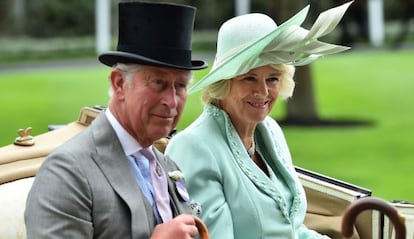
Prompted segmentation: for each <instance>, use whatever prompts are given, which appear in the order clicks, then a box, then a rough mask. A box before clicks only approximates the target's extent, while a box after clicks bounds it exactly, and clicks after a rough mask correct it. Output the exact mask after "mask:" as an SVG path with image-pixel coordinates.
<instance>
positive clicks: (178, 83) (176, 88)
mask: <svg viewBox="0 0 414 239" xmlns="http://www.w3.org/2000/svg"><path fill="white" fill-rule="evenodd" d="M132 77H133V79H132V81H131V82H130V83H127V82H125V80H124V82H123V84H122V89H121V91H122V92H121V93H120V95H119V96H118V97H117V104H121V105H118V106H116V107H121V108H120V109H121V110H120V111H119V114H118V115H117V116H118V120H119V121H120V122H121V124H122V125H123V127H124V128H125V129H126V130H127V131H128V132H129V133H130V134H131V135H132V136H133V137H134V138H135V139H137V141H138V142H139V143H140V144H141V145H142V146H148V145H150V144H152V143H153V142H154V141H155V140H157V139H160V138H162V137H165V136H167V135H168V134H169V133H170V132H171V130H172V129H173V128H174V127H175V126H176V125H177V122H178V120H179V119H180V116H181V114H182V112H183V108H184V104H185V102H186V100H187V86H188V84H189V82H190V79H191V72H190V71H188V70H179V69H173V68H166V67H153V66H143V67H142V68H141V69H140V70H139V71H137V72H136V73H135V74H133V76H132ZM115 95H117V92H116V91H115V93H114V96H115Z"/></svg>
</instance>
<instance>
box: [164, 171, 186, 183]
mask: <svg viewBox="0 0 414 239" xmlns="http://www.w3.org/2000/svg"><path fill="white" fill-rule="evenodd" d="M168 176H170V178H171V179H172V180H174V181H180V180H183V179H184V174H183V173H182V172H181V171H178V170H176V171H172V172H168Z"/></svg>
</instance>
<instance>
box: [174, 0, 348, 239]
mask: <svg viewBox="0 0 414 239" xmlns="http://www.w3.org/2000/svg"><path fill="white" fill-rule="evenodd" d="M348 6H349V3H348V4H345V5H342V6H340V7H337V8H334V9H330V10H328V11H327V12H325V13H324V14H321V15H320V18H319V19H318V20H317V21H316V22H315V24H314V26H313V27H312V28H311V30H310V31H308V30H306V29H303V28H301V27H300V24H301V23H302V22H303V20H304V18H305V17H306V14H307V10H308V8H305V9H304V10H302V11H301V12H299V13H298V14H296V15H295V16H294V17H292V18H291V19H290V20H288V21H287V22H285V23H284V24H282V25H281V26H278V27H277V26H276V24H275V23H274V21H273V20H272V19H271V18H269V17H268V16H266V15H263V14H258V13H253V14H247V15H242V16H239V17H235V18H232V19H230V20H229V21H227V22H225V23H224V24H223V25H222V26H221V28H220V31H219V34H218V42H217V55H216V58H215V61H214V65H213V68H212V69H211V71H210V72H209V74H207V75H206V76H205V77H204V78H203V79H202V80H201V81H199V82H198V83H197V84H196V85H195V86H193V88H191V89H190V92H194V91H197V90H199V89H202V88H203V95H202V99H203V102H204V104H205V107H204V111H203V113H202V114H201V115H200V116H199V117H198V118H197V119H196V120H195V122H193V123H192V124H191V125H190V126H189V127H188V128H186V129H185V130H183V131H182V132H180V133H178V134H177V135H175V136H174V137H173V138H172V140H171V141H170V143H169V145H168V146H167V149H166V154H167V155H168V156H170V157H171V158H172V159H173V160H175V161H176V162H177V164H178V165H179V167H180V168H181V170H182V171H183V173H184V176H185V178H186V182H187V184H188V190H189V193H190V195H191V196H192V198H194V200H196V201H197V202H199V203H201V206H202V214H201V217H202V219H203V220H204V222H205V223H206V225H207V227H208V229H209V231H210V234H211V238H214V239H257V238H263V239H270V238H327V236H323V235H320V234H319V233H317V232H315V231H313V230H310V229H308V228H307V227H306V226H305V225H304V224H303V221H304V217H305V214H306V205H307V202H306V197H305V193H304V190H303V187H302V185H301V183H300V181H299V179H298V177H297V175H296V172H295V169H294V166H293V164H292V159H291V155H290V153H289V149H288V146H287V143H286V140H285V137H284V135H283V133H282V130H281V128H280V127H279V125H278V124H277V122H276V121H275V120H274V119H272V118H271V117H269V113H270V112H271V110H272V109H273V106H274V105H275V103H276V100H277V99H278V98H279V97H280V98H282V99H286V98H288V97H290V96H291V95H292V93H293V88H294V81H293V75H294V65H303V64H308V63H310V62H311V61H313V60H315V59H316V58H318V57H319V56H321V55H325V54H331V53H336V52H340V51H344V50H346V49H348V48H347V47H342V46H337V45H332V44H327V43H323V42H320V41H317V40H316V39H317V37H319V36H321V35H324V34H327V33H328V32H330V31H331V30H332V29H333V28H334V27H335V26H336V25H337V23H338V22H339V20H340V19H341V17H342V16H343V14H344V12H345V11H346V9H347V7H348Z"/></svg>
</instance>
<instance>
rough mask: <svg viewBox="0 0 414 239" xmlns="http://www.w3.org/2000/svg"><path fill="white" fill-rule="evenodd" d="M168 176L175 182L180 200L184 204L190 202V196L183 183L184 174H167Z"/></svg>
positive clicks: (175, 172) (177, 172)
mask: <svg viewBox="0 0 414 239" xmlns="http://www.w3.org/2000/svg"><path fill="white" fill-rule="evenodd" d="M168 176H169V177H170V178H171V179H172V180H173V181H174V182H175V188H176V189H177V192H178V194H179V195H180V197H181V199H182V200H183V201H185V202H189V201H190V195H189V194H188V192H187V188H186V187H185V184H184V182H183V180H184V174H183V173H182V172H180V171H172V172H168Z"/></svg>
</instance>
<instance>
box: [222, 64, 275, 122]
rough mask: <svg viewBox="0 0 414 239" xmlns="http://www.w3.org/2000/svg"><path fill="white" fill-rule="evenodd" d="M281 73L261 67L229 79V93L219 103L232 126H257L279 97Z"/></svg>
mask: <svg viewBox="0 0 414 239" xmlns="http://www.w3.org/2000/svg"><path fill="white" fill-rule="evenodd" d="M280 76H281V72H280V71H278V70H276V69H274V68H272V67H270V66H262V67H258V68H255V69H252V70H251V71H249V72H248V73H246V74H244V75H240V76H237V77H235V78H233V79H231V82H230V92H229V94H228V96H227V97H225V98H224V99H223V100H222V101H221V107H222V109H223V110H225V111H226V112H227V113H228V114H229V116H230V118H231V119H232V121H233V123H234V124H257V123H258V122H261V121H263V120H264V119H265V117H266V116H267V115H269V113H270V111H271V110H272V108H273V106H274V104H275V102H276V99H277V97H278V95H279V89H280Z"/></svg>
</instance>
